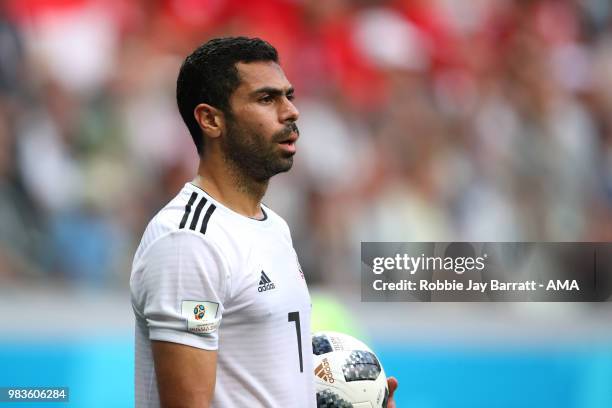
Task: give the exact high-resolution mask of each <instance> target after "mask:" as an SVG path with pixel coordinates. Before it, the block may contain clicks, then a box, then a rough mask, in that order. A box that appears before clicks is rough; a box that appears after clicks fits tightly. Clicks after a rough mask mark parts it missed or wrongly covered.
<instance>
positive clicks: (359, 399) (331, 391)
mask: <svg viewBox="0 0 612 408" xmlns="http://www.w3.org/2000/svg"><path fill="white" fill-rule="evenodd" d="M312 353H313V357H314V367H315V369H314V379H315V389H316V391H317V407H318V408H386V407H387V401H388V399H389V389H388V388H387V377H386V376H385V371H384V370H383V368H382V365H381V364H380V362H379V361H378V357H376V355H375V354H374V352H373V351H372V350H371V349H370V348H369V347H368V346H366V345H365V344H363V343H362V342H361V341H359V340H357V339H356V338H354V337H351V336H349V335H346V334H342V333H335V332H328V331H325V332H318V333H314V334H313V335H312Z"/></svg>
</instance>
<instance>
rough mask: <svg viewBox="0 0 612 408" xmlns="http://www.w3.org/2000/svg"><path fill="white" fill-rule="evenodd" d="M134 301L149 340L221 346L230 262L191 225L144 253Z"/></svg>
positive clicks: (161, 240)
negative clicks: (147, 332)
mask: <svg viewBox="0 0 612 408" xmlns="http://www.w3.org/2000/svg"><path fill="white" fill-rule="evenodd" d="M139 269H140V270H141V274H140V279H139V280H140V282H138V289H139V290H138V293H137V298H138V299H136V303H137V304H139V305H140V310H141V311H142V314H143V317H144V318H145V319H146V323H147V326H148V329H149V338H150V339H151V340H161V341H169V342H173V343H180V344H185V345H188V346H192V347H197V348H201V349H206V350H216V349H217V348H218V340H219V336H218V331H219V326H220V323H221V319H222V316H223V310H224V308H223V303H224V300H225V298H226V293H227V292H228V287H227V286H228V282H229V278H230V275H229V268H228V267H227V263H226V262H225V259H224V257H223V256H222V254H221V252H220V251H219V250H218V248H217V247H216V245H215V244H214V243H213V242H211V241H209V240H207V239H206V237H205V236H203V235H199V234H197V233H193V232H190V231H177V232H172V233H170V234H168V235H166V236H164V237H162V238H160V239H159V240H158V241H156V242H155V243H153V244H152V245H151V247H150V248H149V249H148V251H147V253H146V254H144V256H143V257H142V264H141V265H140V268H139Z"/></svg>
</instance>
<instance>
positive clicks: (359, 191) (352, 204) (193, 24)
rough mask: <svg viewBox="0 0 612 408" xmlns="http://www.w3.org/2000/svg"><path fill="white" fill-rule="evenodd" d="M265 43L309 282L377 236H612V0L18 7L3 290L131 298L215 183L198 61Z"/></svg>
mask: <svg viewBox="0 0 612 408" xmlns="http://www.w3.org/2000/svg"><path fill="white" fill-rule="evenodd" d="M220 35H247V36H260V37H262V38H264V39H266V40H268V41H269V42H271V43H272V44H273V45H275V46H276V47H277V48H278V50H279V52H280V55H281V62H282V64H283V67H284V68H285V71H286V73H287V76H288V78H289V79H290V81H291V82H292V83H293V84H294V86H295V88H296V95H297V105H298V107H299V109H300V111H301V118H300V120H299V122H298V124H299V125H300V130H301V135H302V137H301V139H300V141H299V143H298V156H297V158H296V163H295V166H294V169H293V170H292V172H290V173H289V174H287V175H282V176H278V177H277V178H275V179H274V180H273V181H272V183H271V188H270V192H269V195H268V196H267V198H266V200H265V201H266V202H267V203H268V205H270V206H271V207H272V208H274V209H275V210H277V212H279V213H280V214H281V215H283V216H284V217H285V218H286V219H287V221H288V223H289V225H290V226H291V227H292V232H293V239H294V245H295V247H296V249H297V251H298V253H299V254H300V256H301V262H302V266H303V267H304V269H305V271H306V272H307V273H308V274H309V276H310V282H315V283H323V284H328V285H332V286H333V285H336V284H340V283H342V282H345V281H346V280H347V279H350V278H351V277H352V278H354V279H353V281H355V282H357V281H358V276H359V243H360V241H450V240H472V241H540V240H542V241H606V240H612V3H610V2H609V0H469V1H465V0H387V1H384V0H133V1H130V0H110V1H109V0H4V1H2V0H0V282H3V283H2V284H3V285H4V284H6V283H11V282H12V283H13V284H18V283H28V282H51V281H52V282H57V281H60V282H66V283H69V284H74V283H78V284H85V285H88V284H93V285H98V286H99V285H109V286H124V285H125V282H126V281H127V279H128V277H129V271H130V264H131V257H132V255H133V251H134V249H135V246H136V245H137V243H138V241H139V239H140V237H141V234H142V232H143V230H144V227H145V225H146V223H147V222H148V220H149V219H150V217H151V216H152V215H153V214H154V213H155V212H156V211H157V210H158V209H159V208H160V207H161V206H163V205H164V203H165V202H166V201H167V200H168V199H169V198H171V197H172V196H174V195H175V194H176V192H177V191H178V190H179V189H180V188H181V186H182V185H183V183H185V182H186V181H188V180H190V179H191V178H192V177H193V175H194V172H195V169H196V164H197V157H196V154H195V148H194V147H193V146H192V141H191V138H190V137H189V135H188V132H187V129H186V128H185V127H184V125H183V124H182V122H181V119H180V116H179V114H178V110H177V109H176V107H175V101H174V91H175V80H176V75H177V73H178V68H179V66H180V63H181V62H182V59H183V58H184V57H185V56H186V55H187V54H188V53H189V52H190V51H191V50H192V49H193V48H194V47H195V46H197V45H198V44H200V43H202V42H203V41H205V40H206V39H208V38H210V37H213V36H220Z"/></svg>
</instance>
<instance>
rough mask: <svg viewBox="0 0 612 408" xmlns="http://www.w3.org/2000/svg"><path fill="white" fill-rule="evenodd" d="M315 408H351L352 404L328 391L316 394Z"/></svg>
mask: <svg viewBox="0 0 612 408" xmlns="http://www.w3.org/2000/svg"><path fill="white" fill-rule="evenodd" d="M317 408H353V404H351V403H350V402H348V401H346V400H344V399H342V397H340V396H339V395H338V394H335V393H334V392H332V391H330V390H323V391H319V392H317Z"/></svg>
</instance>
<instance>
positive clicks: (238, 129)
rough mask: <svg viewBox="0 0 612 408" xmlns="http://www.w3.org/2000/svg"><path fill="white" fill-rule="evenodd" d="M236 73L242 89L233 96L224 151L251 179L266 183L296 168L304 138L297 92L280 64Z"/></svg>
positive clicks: (249, 66)
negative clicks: (299, 125)
mask: <svg viewBox="0 0 612 408" xmlns="http://www.w3.org/2000/svg"><path fill="white" fill-rule="evenodd" d="M236 67H237V69H238V74H239V77H240V85H239V86H238V88H237V89H236V90H235V91H234V92H233V93H232V95H231V96H230V100H229V102H230V108H231V112H230V114H229V115H228V117H227V133H226V135H225V136H224V137H223V139H222V147H223V151H224V154H225V157H226V158H227V159H228V160H231V161H232V162H233V164H235V165H237V166H238V167H239V168H240V169H241V170H242V171H243V172H244V174H245V175H248V176H249V177H252V178H253V179H255V180H257V181H265V180H268V179H269V178H270V177H272V176H274V175H275V174H278V173H282V172H285V171H288V170H289V169H290V168H291V166H292V165H293V155H294V154H295V151H296V146H295V145H296V140H297V138H298V136H299V131H298V128H297V126H296V125H295V121H296V120H297V119H298V116H299V112H298V110H297V109H296V108H295V106H294V105H293V103H292V100H293V88H292V87H291V84H290V83H289V81H288V80H287V78H286V77H285V74H284V73H283V71H282V69H281V67H280V66H279V65H278V64H276V63H274V62H252V63H248V64H246V63H238V64H236Z"/></svg>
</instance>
